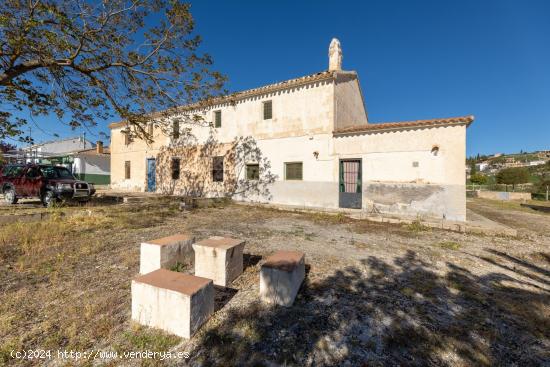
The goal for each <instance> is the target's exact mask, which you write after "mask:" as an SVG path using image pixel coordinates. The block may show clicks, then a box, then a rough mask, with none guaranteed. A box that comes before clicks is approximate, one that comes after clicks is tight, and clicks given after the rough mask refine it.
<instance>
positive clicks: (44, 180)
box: [0, 164, 95, 206]
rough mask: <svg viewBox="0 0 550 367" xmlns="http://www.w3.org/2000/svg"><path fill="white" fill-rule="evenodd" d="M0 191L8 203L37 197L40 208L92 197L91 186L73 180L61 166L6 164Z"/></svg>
mask: <svg viewBox="0 0 550 367" xmlns="http://www.w3.org/2000/svg"><path fill="white" fill-rule="evenodd" d="M0 192H1V193H3V194H4V200H5V201H6V202H8V203H10V204H15V203H17V200H18V199H20V198H33V197H37V198H40V200H41V201H42V204H44V206H50V205H52V204H53V203H54V202H57V201H59V200H63V201H65V200H77V201H80V202H86V201H88V200H90V198H91V197H92V195H93V194H95V188H94V186H93V185H92V184H91V183H87V182H84V181H80V180H77V179H76V178H75V177H74V176H73V174H72V173H71V171H69V170H68V169H67V168H65V167H61V166H52V165H42V164H25V165H23V164H9V165H6V166H4V167H3V168H2V171H1V172H0Z"/></svg>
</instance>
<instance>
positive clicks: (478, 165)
mask: <svg viewBox="0 0 550 367" xmlns="http://www.w3.org/2000/svg"><path fill="white" fill-rule="evenodd" d="M488 167H489V163H488V162H481V163H476V169H477V170H478V171H479V172H483V171H485V170H486V169H487V168H488Z"/></svg>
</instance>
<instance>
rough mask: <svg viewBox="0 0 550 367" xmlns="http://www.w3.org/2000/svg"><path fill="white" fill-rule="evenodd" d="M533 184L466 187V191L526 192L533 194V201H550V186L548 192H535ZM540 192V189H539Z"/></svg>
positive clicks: (471, 185) (547, 187)
mask: <svg viewBox="0 0 550 367" xmlns="http://www.w3.org/2000/svg"><path fill="white" fill-rule="evenodd" d="M534 190H535V187H534V186H533V184H518V185H506V184H493V185H475V184H470V185H466V191H499V192H525V193H531V198H532V199H533V200H546V201H548V200H550V186H546V190H544V189H543V191H534ZM539 190H540V189H539Z"/></svg>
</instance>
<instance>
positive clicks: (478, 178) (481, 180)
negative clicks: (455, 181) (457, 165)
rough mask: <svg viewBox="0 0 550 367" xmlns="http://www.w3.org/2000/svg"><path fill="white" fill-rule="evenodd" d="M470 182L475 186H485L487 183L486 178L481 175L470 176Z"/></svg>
mask: <svg viewBox="0 0 550 367" xmlns="http://www.w3.org/2000/svg"><path fill="white" fill-rule="evenodd" d="M470 182H471V183H473V184H476V185H485V184H486V183H487V176H485V175H484V174H481V173H474V174H473V175H471V176H470Z"/></svg>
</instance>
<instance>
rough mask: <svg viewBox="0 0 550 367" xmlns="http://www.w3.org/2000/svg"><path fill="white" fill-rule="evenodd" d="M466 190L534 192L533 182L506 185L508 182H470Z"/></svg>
mask: <svg viewBox="0 0 550 367" xmlns="http://www.w3.org/2000/svg"><path fill="white" fill-rule="evenodd" d="M466 190H472V191H476V190H481V191H504V192H532V191H533V184H531V183H528V184H517V185H506V184H492V185H476V184H469V185H466Z"/></svg>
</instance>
